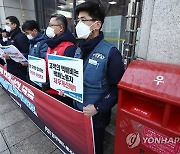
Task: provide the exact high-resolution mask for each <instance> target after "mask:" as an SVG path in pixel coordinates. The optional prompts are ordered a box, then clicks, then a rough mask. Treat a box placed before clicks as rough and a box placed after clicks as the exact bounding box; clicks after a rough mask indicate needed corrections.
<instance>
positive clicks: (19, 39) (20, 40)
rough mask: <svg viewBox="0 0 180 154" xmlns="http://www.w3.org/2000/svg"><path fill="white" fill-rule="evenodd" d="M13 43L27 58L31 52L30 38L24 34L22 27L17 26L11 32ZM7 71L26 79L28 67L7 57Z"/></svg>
mask: <svg viewBox="0 0 180 154" xmlns="http://www.w3.org/2000/svg"><path fill="white" fill-rule="evenodd" d="M10 37H11V44H12V45H14V46H15V47H16V48H17V49H18V50H19V51H20V52H21V53H22V54H23V55H24V56H25V57H26V58H27V57H28V54H29V40H28V38H27V37H26V35H25V34H23V33H22V32H21V30H20V28H16V29H14V30H12V31H11V32H10ZM6 62H7V71H8V72H10V73H11V74H13V75H15V76H16V77H18V78H20V79H22V80H24V81H26V75H27V67H24V66H22V65H21V64H20V63H17V62H15V61H13V60H12V59H7V61H6Z"/></svg>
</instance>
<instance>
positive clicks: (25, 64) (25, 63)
mask: <svg viewBox="0 0 180 154" xmlns="http://www.w3.org/2000/svg"><path fill="white" fill-rule="evenodd" d="M19 63H20V64H21V65H22V66H28V63H27V62H22V61H20V62H19Z"/></svg>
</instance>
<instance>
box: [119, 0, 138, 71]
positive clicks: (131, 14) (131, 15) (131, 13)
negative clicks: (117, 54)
mask: <svg viewBox="0 0 180 154" xmlns="http://www.w3.org/2000/svg"><path fill="white" fill-rule="evenodd" d="M138 13H139V0H138V2H136V0H131V1H130V3H129V5H128V14H127V16H126V17H127V24H126V30H125V31H126V39H125V43H124V51H123V58H124V64H125V68H127V67H128V65H129V63H130V62H131V61H132V60H133V59H134V52H135V51H134V50H135V45H136V33H137V17H138Z"/></svg>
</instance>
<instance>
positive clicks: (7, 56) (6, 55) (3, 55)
mask: <svg viewBox="0 0 180 154" xmlns="http://www.w3.org/2000/svg"><path fill="white" fill-rule="evenodd" d="M2 57H4V58H5V59H10V57H9V55H8V54H2Z"/></svg>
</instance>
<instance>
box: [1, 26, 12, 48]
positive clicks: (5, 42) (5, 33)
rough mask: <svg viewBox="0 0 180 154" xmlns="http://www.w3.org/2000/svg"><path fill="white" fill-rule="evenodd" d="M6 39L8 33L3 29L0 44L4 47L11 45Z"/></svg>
mask: <svg viewBox="0 0 180 154" xmlns="http://www.w3.org/2000/svg"><path fill="white" fill-rule="evenodd" d="M8 37H9V33H8V32H7V31H6V30H5V29H3V30H2V42H1V45H2V46H6V45H10V44H11V42H10V40H9V39H8Z"/></svg>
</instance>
